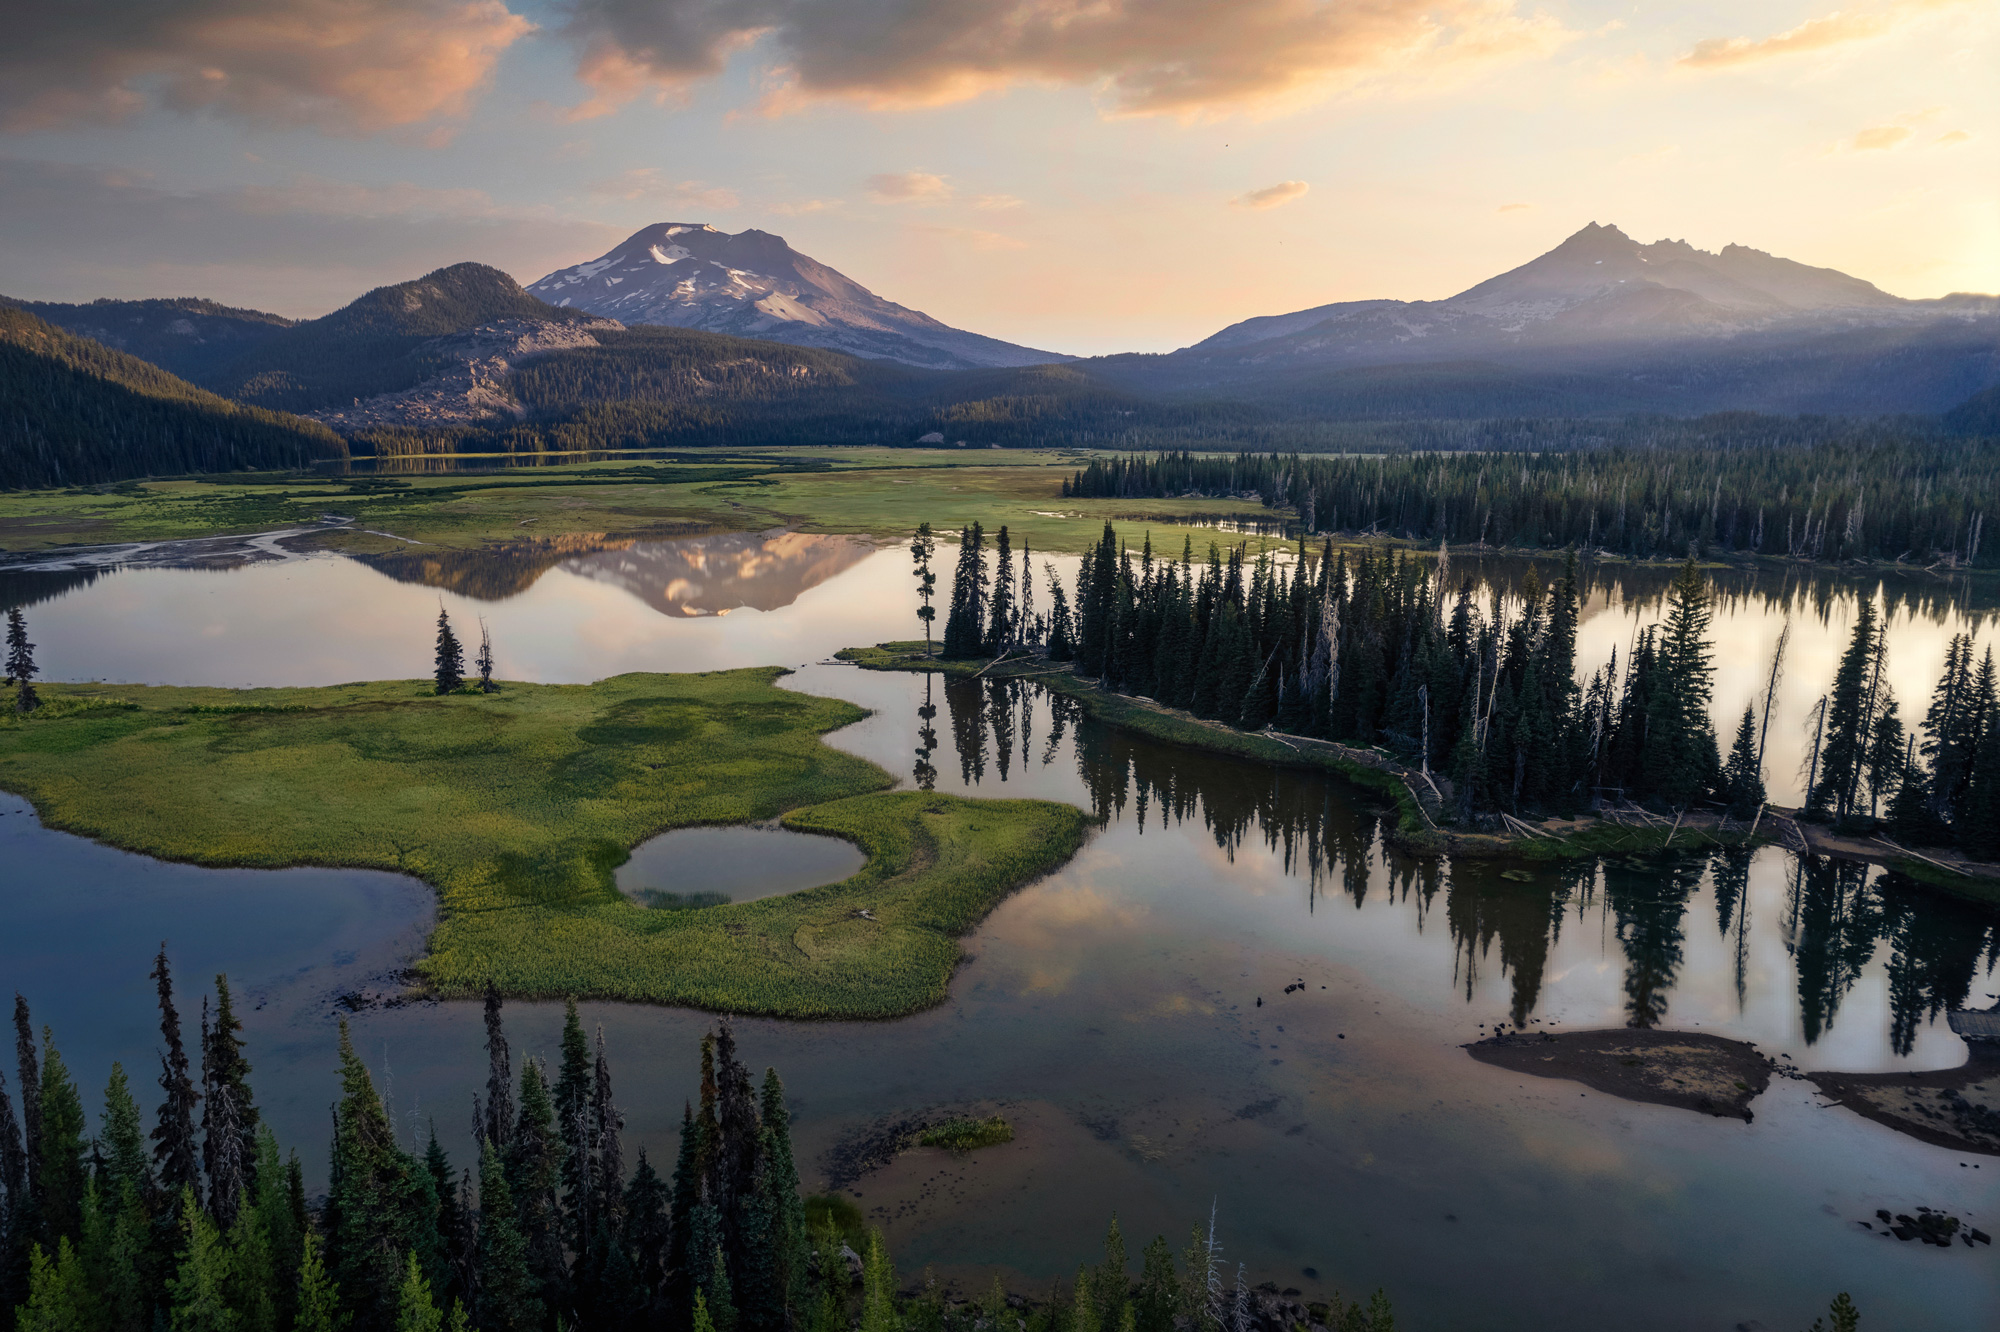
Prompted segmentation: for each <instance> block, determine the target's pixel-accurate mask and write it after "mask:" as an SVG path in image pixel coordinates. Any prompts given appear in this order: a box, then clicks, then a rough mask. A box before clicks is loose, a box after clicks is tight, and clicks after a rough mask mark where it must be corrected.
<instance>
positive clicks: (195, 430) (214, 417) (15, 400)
mask: <svg viewBox="0 0 2000 1332" xmlns="http://www.w3.org/2000/svg"><path fill="white" fill-rule="evenodd" d="M346 453H347V450H346V447H345V446H344V445H343V444H342V443H341V442H340V439H339V437H338V436H336V435H335V434H334V433H333V432H332V431H330V430H328V429H327V428H326V427H324V426H321V425H316V424H314V423H312V422H310V421H302V420H300V419H298V418H297V417H294V416H286V415H284V414H283V413H280V412H270V411H264V410H262V409H260V408H255V407H245V406H242V405H240V404H238V403H234V402H230V401H228V400H226V399H224V398H219V397H217V396H216V395H215V394H213V393H208V392H205V391H204V390H202V389H199V388H196V387H195V386H194V385H193V384H190V383H188V382H187V381H185V380H182V379H178V378H176V377H175V376H173V375H170V374H168V373H167V372H166V371H165V370H162V369H160V368H159V367H158V366H156V365H153V364H151V363H149V362H146V361H142V360H140V359H138V358H137V357H135V356H130V355H128V354H126V353H124V352H121V351H117V350H114V349H112V348H110V347H106V346H105V345H103V344H102V343H100V342H97V341H95V340H93V339H90V338H81V337H78V336H76V335H75V334H73V333H70V332H67V331H66V330H64V329H60V328H57V327H56V326H55V325H53V324H50V323H48V322H47V321H45V320H42V319H38V318H36V317H35V316H34V315H32V314H30V313H28V311H26V310H24V309H21V308H20V307H19V306H15V305H12V304H8V303H5V302H0V487H37V486H74V485H94V484H98V483H101V482H105V481H116V480H120V479H123V478H126V477H136V476H162V475H170V474H174V473H182V472H232V471H243V470H262V469H267V468H280V467H302V466H306V465H308V464H310V463H311V462H313V461H314V460H316V459H321V458H339V457H344V456H346Z"/></svg>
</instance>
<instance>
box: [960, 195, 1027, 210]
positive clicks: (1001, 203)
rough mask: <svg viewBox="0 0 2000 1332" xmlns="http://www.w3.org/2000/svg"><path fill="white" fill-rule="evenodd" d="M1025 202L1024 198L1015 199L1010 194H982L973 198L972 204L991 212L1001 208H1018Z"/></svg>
mask: <svg viewBox="0 0 2000 1332" xmlns="http://www.w3.org/2000/svg"><path fill="white" fill-rule="evenodd" d="M1026 202H1027V201H1026V200H1024V199H1016V198H1015V197H1014V196H1013V195H1011V194H982V195H979V196H977V197H976V198H974V199H973V201H972V206H973V207H974V208H978V209H982V210H985V211H987V212H993V211H996V210H998V209H1002V208H1019V207H1021V206H1022V205H1023V204H1024V203H1026Z"/></svg>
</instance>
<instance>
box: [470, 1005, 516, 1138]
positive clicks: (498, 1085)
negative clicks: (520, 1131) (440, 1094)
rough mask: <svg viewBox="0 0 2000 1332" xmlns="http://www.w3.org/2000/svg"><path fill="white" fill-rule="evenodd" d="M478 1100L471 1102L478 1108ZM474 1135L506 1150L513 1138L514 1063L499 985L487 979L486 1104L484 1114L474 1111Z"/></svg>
mask: <svg viewBox="0 0 2000 1332" xmlns="http://www.w3.org/2000/svg"><path fill="white" fill-rule="evenodd" d="M477 1106H478V1103H477V1102H476V1101H475V1102H474V1107H475V1109H477ZM474 1119H475V1121H476V1123H475V1125H474V1127H475V1129H476V1130H477V1133H476V1135H475V1136H477V1137H478V1138H479V1140H480V1141H482V1142H490V1143H492V1144H493V1146H494V1148H495V1150H497V1151H501V1152H505V1151H506V1150H507V1145H508V1144H509V1143H510V1142H512V1141H513V1140H514V1065H513V1061H512V1058H511V1056H510V1054H509V1052H508V1049H507V1033H506V1032H505V1031H504V1030H503V1029H502V1028H501V1025H500V988H499V987H498V986H496V985H495V984H494V983H493V981H492V980H491V979H490V978H489V979H488V980H487V982H486V1105H485V1113H484V1115H478V1114H475V1115H474Z"/></svg>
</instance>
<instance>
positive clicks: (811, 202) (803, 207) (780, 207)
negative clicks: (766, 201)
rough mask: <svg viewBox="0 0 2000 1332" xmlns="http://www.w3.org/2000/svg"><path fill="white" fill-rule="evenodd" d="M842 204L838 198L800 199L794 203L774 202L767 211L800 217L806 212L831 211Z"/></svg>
mask: <svg viewBox="0 0 2000 1332" xmlns="http://www.w3.org/2000/svg"><path fill="white" fill-rule="evenodd" d="M840 206H841V202H840V200H838V199H800V200H797V201H796V202H793V203H775V204H772V205H770V207H769V209H768V210H767V211H769V212H773V213H780V214H783V215H784V216H786V217H800V216H803V215H804V214H806V213H829V212H832V211H833V210H834V209H836V208H839V207H840Z"/></svg>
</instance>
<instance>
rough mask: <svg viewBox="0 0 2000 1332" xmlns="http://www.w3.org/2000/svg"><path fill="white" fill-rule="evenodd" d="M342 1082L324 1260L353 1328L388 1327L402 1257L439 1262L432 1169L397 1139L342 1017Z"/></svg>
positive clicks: (374, 1331) (434, 1265)
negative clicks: (398, 1143)
mask: <svg viewBox="0 0 2000 1332" xmlns="http://www.w3.org/2000/svg"><path fill="white" fill-rule="evenodd" d="M340 1081H341V1099H340V1101H339V1102H338V1104H337V1105H336V1106H335V1109H334V1133H333V1151H332V1168H331V1170H330V1175H331V1187H330V1188H329V1190H328V1193H327V1201H326V1207H325V1210H324V1212H323V1214H322V1225H323V1229H324V1231H325V1233H326V1243H327V1258H328V1266H329V1267H330V1268H331V1270H332V1273H333V1277H334V1281H335V1284H336V1285H338V1286H339V1288H340V1296H341V1306H342V1309H343V1311H345V1312H346V1313H347V1314H349V1315H350V1316H351V1317H352V1319H353V1321H354V1327H355V1329H356V1332H387V1330H388V1329H389V1328H391V1327H393V1326H394V1324H395V1317H396V1308H397V1301H398V1290H399V1288H400V1286H401V1284H402V1278H403V1270H402V1269H403V1262H404V1259H405V1258H406V1256H407V1255H408V1254H409V1253H410V1252H411V1251H413V1250H414V1251H415V1252H416V1253H417V1254H418V1257H419V1260H420V1261H422V1262H424V1263H425V1266H426V1268H427V1270H431V1271H433V1272H435V1271H437V1270H438V1269H439V1268H440V1267H441V1266H442V1262H441V1258H442V1249H443V1245H442V1241H441V1240H440V1238H439V1236H438V1234H437V1215H438V1203H437V1195H436V1193H435V1192H434V1190H433V1187H432V1184H431V1178H430V1174H429V1172H428V1171H426V1170H425V1169H424V1168H423V1166H422V1164H421V1163H420V1162H418V1161H417V1160H416V1159H415V1158H414V1157H412V1156H411V1155H410V1154H409V1153H407V1152H405V1151H404V1150H403V1149H402V1148H401V1147H399V1146H398V1145H397V1143H396V1137H395V1133H394V1130H393V1129H392V1128H391V1126H390V1124H389V1117H388V1115H387V1113H386V1112H385V1111H384V1110H383V1108H382V1098H381V1097H380V1096H379V1095H378V1094H377V1093H376V1091H375V1082H374V1079H373V1078H371V1077H370V1076H369V1075H368V1069H367V1067H366V1066H365V1065H363V1064H362V1062H361V1058H360V1056H359V1055H357V1054H356V1053H355V1051H354V1042H353V1038H352V1037H351V1036H350V1034H349V1033H348V1029H347V1024H346V1023H345V1022H342V1023H341V1024H340Z"/></svg>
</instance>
